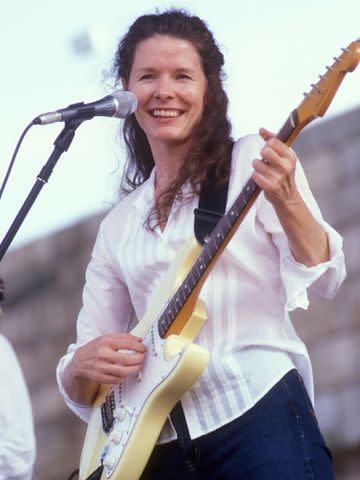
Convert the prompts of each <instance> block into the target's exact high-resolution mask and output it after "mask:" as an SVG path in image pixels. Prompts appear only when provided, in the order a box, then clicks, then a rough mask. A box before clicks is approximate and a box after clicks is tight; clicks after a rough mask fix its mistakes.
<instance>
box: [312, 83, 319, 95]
mask: <svg viewBox="0 0 360 480" xmlns="http://www.w3.org/2000/svg"><path fill="white" fill-rule="evenodd" d="M311 87H312V88H314V89H315V90H316V91H317V92H319V93H321V90H320V88H319V87H318V86H317V85H315V83H312V84H311Z"/></svg>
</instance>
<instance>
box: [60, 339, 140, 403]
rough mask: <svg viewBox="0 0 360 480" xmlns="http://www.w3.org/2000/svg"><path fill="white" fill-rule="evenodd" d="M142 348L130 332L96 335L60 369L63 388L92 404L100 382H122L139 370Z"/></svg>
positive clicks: (75, 398) (79, 401)
mask: <svg viewBox="0 0 360 480" xmlns="http://www.w3.org/2000/svg"><path fill="white" fill-rule="evenodd" d="M121 350H129V351H131V353H130V352H122V351H121ZM145 352H146V347H145V346H144V345H143V344H142V343H141V339H140V338H137V337H134V336H133V335H131V334H129V333H113V334H109V335H103V336H100V337H97V338H95V339H94V340H91V341H90V342H88V343H86V344H85V345H83V346H81V347H79V348H77V350H76V351H75V353H74V356H73V358H72V360H71V362H70V363H69V364H68V365H67V367H66V368H65V371H64V373H63V377H62V381H63V385H64V387H65V390H66V391H67V393H68V395H69V397H70V398H71V399H72V400H73V401H75V402H77V403H79V404H82V405H91V404H92V403H93V401H94V399H95V396H96V394H97V392H98V389H99V385H100V384H117V383H121V382H122V381H123V380H124V379H125V378H126V377H127V376H128V375H129V374H131V373H134V372H137V371H138V370H140V368H141V366H142V363H143V361H144V354H145Z"/></svg>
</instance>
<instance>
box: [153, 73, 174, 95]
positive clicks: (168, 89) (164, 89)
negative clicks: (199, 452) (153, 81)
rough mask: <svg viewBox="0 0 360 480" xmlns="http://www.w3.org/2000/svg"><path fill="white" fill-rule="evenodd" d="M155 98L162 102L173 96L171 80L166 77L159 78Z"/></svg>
mask: <svg viewBox="0 0 360 480" xmlns="http://www.w3.org/2000/svg"><path fill="white" fill-rule="evenodd" d="M156 87H157V88H156V91H155V97H156V98H157V99H160V100H163V99H167V98H171V97H172V96H173V88H172V85H171V79H170V78H169V77H168V76H161V77H160V78H159V79H158V82H157V85H156Z"/></svg>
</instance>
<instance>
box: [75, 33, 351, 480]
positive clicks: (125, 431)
mask: <svg viewBox="0 0 360 480" xmlns="http://www.w3.org/2000/svg"><path fill="white" fill-rule="evenodd" d="M334 60H335V61H334V63H333V64H332V65H331V66H330V67H327V71H326V73H325V74H324V75H320V80H319V81H318V82H317V83H316V84H312V85H311V86H312V89H311V91H310V92H309V93H305V94H304V95H305V98H304V99H303V101H302V102H301V104H300V105H299V106H298V108H297V109H295V110H294V111H293V112H291V114H290V115H289V117H288V119H287V120H286V122H285V124H284V125H283V127H282V128H281V130H280V132H279V133H278V138H279V139H280V140H282V141H283V142H284V143H286V144H287V145H290V144H291V143H292V141H293V140H294V139H295V137H296V136H297V135H298V133H299V132H300V131H301V130H302V128H304V127H305V126H306V125H307V124H308V123H309V122H311V121H312V120H313V119H315V118H316V117H319V116H323V115H324V113H325V112H326V110H327V108H328V106H329V105H330V103H331V101H332V99H333V97H334V95H335V93H336V91H337V89H338V87H339V86H340V84H341V82H342V80H343V78H344V76H345V74H346V73H347V72H351V71H353V70H354V69H355V67H356V66H357V64H358V63H359V61H360V39H358V40H356V41H354V42H352V43H351V44H350V45H349V46H348V47H347V48H345V49H343V53H342V54H341V55H340V56H339V57H338V58H335V59H334ZM259 193H260V188H259V187H258V186H257V185H256V183H255V182H254V181H253V180H252V178H250V179H249V180H248V181H247V183H246V184H245V186H244V188H243V190H242V191H241V193H240V194H239V196H238V197H237V198H236V200H235V202H234V203H233V204H232V205H231V207H230V208H229V209H228V211H227V213H226V214H224V215H223V217H222V218H221V220H220V221H219V223H218V224H217V226H216V227H215V229H214V230H213V232H212V234H211V235H210V236H209V237H207V239H206V242H205V244H204V246H202V245H200V244H199V243H197V241H196V240H195V239H193V240H192V241H191V242H190V243H189V245H187V246H186V248H185V249H184V252H183V254H182V255H180V256H179V257H178V259H177V261H176V262H175V263H174V264H173V265H172V266H171V267H170V270H169V271H168V272H167V273H166V275H165V276H164V279H163V281H162V282H161V284H160V287H159V288H158V290H157V294H156V295H155V296H154V298H153V299H152V300H151V302H150V306H149V309H148V311H147V313H146V314H145V316H144V317H143V319H142V320H141V321H140V322H139V323H138V325H137V326H136V327H135V328H134V329H133V330H132V332H131V333H132V334H133V335H136V336H138V337H141V338H143V343H144V344H145V345H146V346H147V348H148V353H147V355H146V359H145V362H144V366H143V369H142V371H141V372H140V373H137V374H133V375H130V376H129V377H127V379H126V380H125V381H124V382H123V383H121V384H120V385H113V386H109V385H103V386H101V388H100V390H99V393H98V395H97V397H96V399H95V402H94V404H93V406H92V410H91V417H90V422H89V426H88V429H87V433H86V438H85V442H84V446H83V451H82V455H81V460H80V477H79V478H80V480H86V479H88V478H89V477H90V476H92V474H94V475H97V476H96V477H95V476H93V477H92V478H99V479H100V478H101V479H105V478H107V479H112V480H137V479H139V477H140V476H141V473H142V472H143V470H144V468H145V466H146V463H147V461H148V459H149V457H150V454H151V452H152V449H153V447H154V445H155V443H156V440H157V438H158V436H159V434H160V431H161V429H162V427H163V425H164V423H165V421H166V418H167V417H168V415H169V413H170V412H171V410H172V408H173V407H174V405H175V404H176V403H177V401H178V400H179V399H180V398H181V397H182V395H183V394H184V393H185V392H186V391H187V390H188V389H190V388H191V386H192V385H193V384H194V383H195V382H196V381H197V379H198V378H199V377H200V375H201V374H202V372H203V370H204V369H205V367H206V365H207V361H208V352H207V350H206V349H204V348H202V347H201V346H199V345H197V344H195V343H193V341H194V340H195V339H196V337H197V335H198V333H199V331H200V329H201V328H202V326H203V324H204V322H205V321H206V310H205V305H204V303H203V302H202V300H201V299H199V294H200V291H201V288H202V286H203V284H204V282H205V280H206V278H207V276H208V275H209V273H210V271H211V269H212V268H213V266H214V264H215V262H216V261H217V259H218V258H219V256H220V255H221V254H222V252H223V250H224V249H225V247H226V245H227V244H228V243H229V241H230V239H231V238H232V236H233V235H234V233H235V231H236V229H237V228H238V227H239V225H240V224H241V222H242V221H243V219H244V217H245V215H246V214H247V212H248V210H249V209H250V208H251V206H252V205H253V203H254V201H255V200H256V198H257V196H258V195H259Z"/></svg>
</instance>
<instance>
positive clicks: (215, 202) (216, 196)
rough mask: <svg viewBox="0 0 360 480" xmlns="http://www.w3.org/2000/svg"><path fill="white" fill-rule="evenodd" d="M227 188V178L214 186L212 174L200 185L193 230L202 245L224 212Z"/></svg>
mask: <svg viewBox="0 0 360 480" xmlns="http://www.w3.org/2000/svg"><path fill="white" fill-rule="evenodd" d="M232 146H233V144H232V145H231V148H229V152H228V158H227V169H228V171H230V168H231V153H232ZM228 190H229V178H228V179H227V180H226V182H224V183H223V184H221V185H220V186H215V182H214V174H212V175H211V176H210V181H208V182H206V183H203V184H202V185H201V190H200V197H199V207H198V208H195V210H194V215H195V220H194V232H195V237H196V240H197V241H198V242H199V243H200V244H201V245H204V243H205V242H206V238H207V237H208V236H210V234H211V232H212V231H213V230H214V228H215V227H216V225H217V224H218V222H219V220H220V218H221V217H222V216H223V214H224V213H225V209H226V201H227V195H228Z"/></svg>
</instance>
